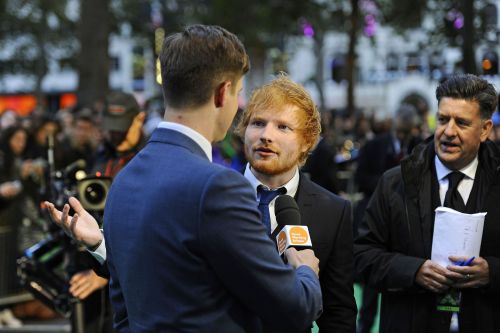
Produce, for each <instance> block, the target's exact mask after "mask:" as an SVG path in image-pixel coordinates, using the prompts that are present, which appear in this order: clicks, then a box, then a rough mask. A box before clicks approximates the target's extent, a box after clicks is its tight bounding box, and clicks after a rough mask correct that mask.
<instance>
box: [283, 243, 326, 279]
mask: <svg viewBox="0 0 500 333" xmlns="http://www.w3.org/2000/svg"><path fill="white" fill-rule="evenodd" d="M285 257H286V260H287V261H288V263H289V264H290V265H291V266H292V267H293V268H297V267H299V266H302V265H306V266H309V267H310V268H311V269H312V270H313V271H314V273H316V276H319V259H318V258H316V256H315V255H314V251H313V250H311V249H306V250H301V251H297V249H296V248H294V247H291V248H289V249H287V250H286V251H285Z"/></svg>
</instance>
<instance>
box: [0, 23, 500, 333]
mask: <svg viewBox="0 0 500 333" xmlns="http://www.w3.org/2000/svg"><path fill="white" fill-rule="evenodd" d="M215 55H216V56H215ZM160 60H161V64H162V76H163V81H164V84H163V94H164V97H165V105H166V111H165V116H164V117H163V120H162V119H161V118H160V117H158V115H157V113H155V112H152V111H151V110H147V109H146V110H145V111H142V110H141V108H140V107H139V105H138V103H137V102H136V100H135V99H134V97H133V96H132V95H130V94H126V93H121V92H113V93H111V94H109V95H108V96H107V98H106V103H104V106H103V108H102V109H100V110H95V109H93V108H90V107H84V108H75V109H73V110H61V111H59V112H58V113H56V114H55V115H53V116H48V115H47V114H46V113H42V112H34V113H33V114H32V116H30V117H29V118H26V119H20V118H16V117H14V118H12V116H11V114H10V113H4V114H3V115H2V121H1V122H0V123H1V125H2V129H1V138H0V169H1V173H0V238H1V239H2V242H1V244H5V245H2V246H4V249H5V251H3V253H4V254H3V255H1V256H0V258H1V259H2V260H1V261H0V264H1V265H2V267H1V272H2V274H1V276H0V282H1V283H0V296H2V295H7V294H9V293H13V292H15V291H16V290H17V289H18V288H19V286H18V285H16V282H17V279H16V273H15V272H16V258H17V257H18V256H19V255H20V254H22V251H23V250H25V249H26V248H27V247H29V246H31V245H33V244H35V243H37V242H38V241H40V240H41V239H43V237H45V236H46V231H47V223H48V221H47V220H48V219H47V217H48V216H44V215H43V214H44V213H46V212H47V211H48V212H49V213H50V216H51V218H52V220H53V221H54V222H56V223H57V224H59V225H61V226H62V227H63V228H64V229H65V230H66V231H67V233H68V234H69V235H70V236H71V237H73V238H75V239H76V240H78V241H79V242H80V243H81V244H83V246H84V247H86V248H87V250H83V251H81V253H82V257H86V258H87V259H86V260H82V262H83V264H81V265H80V266H79V267H78V268H76V269H74V270H73V271H72V272H70V275H71V276H70V278H69V280H68V282H69V292H70V293H71V294H72V295H73V296H74V297H75V298H78V299H81V300H84V302H85V304H86V308H87V309H88V311H87V312H86V326H87V327H86V331H87V332H111V331H113V329H112V328H111V313H112V311H114V324H115V330H116V331H118V332H143V331H144V332H146V331H156V332H167V331H168V332H169V331H186V332H191V331H193V332H260V331H264V332H278V331H287V332H303V331H308V330H310V327H311V324H312V322H313V321H315V322H316V323H317V325H318V327H319V329H320V332H356V330H357V331H358V332H370V329H371V328H372V325H373V322H374V317H375V314H376V312H377V305H378V294H379V293H382V295H383V296H382V309H381V326H380V331H381V332H432V333H434V332H436V333H438V332H450V330H451V331H454V330H455V331H458V330H459V331H460V332H485V333H488V332H496V331H497V330H498V329H500V322H499V321H498V319H497V318H496V317H495V313H498V311H500V309H499V308H498V304H497V302H496V296H497V295H498V288H499V287H498V285H499V284H500V280H499V276H500V253H498V250H497V248H496V247H495V246H494V243H495V239H498V237H500V232H499V229H498V227H497V226H496V225H495V220H494V219H495V218H497V213H496V211H497V209H496V208H495V198H497V197H498V193H500V189H498V184H499V182H498V179H499V176H498V170H499V168H500V164H499V159H500V155H499V151H498V147H497V146H496V145H495V142H496V143H497V144H498V143H499V142H500V114H499V113H498V111H497V104H498V94H497V93H496V91H495V89H494V88H493V86H491V84H488V83H487V82H486V81H485V80H483V79H481V78H479V77H476V76H474V75H456V76H452V77H451V78H449V79H447V80H444V81H443V82H442V83H441V84H440V85H439V87H438V90H437V93H436V94H437V100H438V111H437V123H436V128H432V125H429V124H428V122H427V112H428V111H429V110H423V111H425V112H422V110H419V109H418V108H417V107H415V106H413V105H409V104H404V105H402V106H401V107H400V109H399V110H396V111H395V116H394V117H393V118H392V119H384V120H377V119H375V118H367V117H366V116H365V115H363V113H360V114H358V115H355V118H353V117H351V116H347V115H342V114H337V113H330V112H322V113H320V112H319V111H318V109H317V108H316V106H315V105H314V102H313V101H312V99H311V97H310V95H309V94H308V93H307V92H306V91H305V90H304V88H303V87H301V86H300V85H299V84H297V83H295V82H293V81H292V80H291V79H289V78H288V77H286V76H283V75H281V76H278V77H277V78H275V79H274V80H272V81H271V82H269V83H267V84H265V85H264V86H262V87H259V88H257V89H256V90H255V91H254V92H253V94H252V96H251V97H250V99H249V102H248V105H246V106H242V107H243V108H244V110H243V109H239V105H238V94H239V93H240V91H241V88H242V80H243V76H244V75H245V73H246V72H247V71H248V70H249V59H248V56H247V55H246V52H245V50H244V47H243V45H242V44H241V42H240V41H239V40H238V39H237V38H236V37H235V36H234V35H233V34H231V33H230V32H228V31H226V30H224V29H222V28H220V27H214V26H202V25H195V26H190V27H188V28H186V30H185V31H184V32H183V33H179V34H173V35H171V36H169V37H168V38H167V39H166V41H165V44H164V47H163V51H162V55H161V56H160ZM193 68H194V69H193ZM429 112H430V111H429ZM235 115H236V120H235V121H233V118H234V117H235ZM4 117H5V118H4ZM228 130H229V132H228ZM433 132H434V135H431V133H433ZM215 142H218V143H215ZM50 151H52V153H53V158H52V157H51V154H50V153H48V152H50ZM80 161H83V162H80ZM75 162H79V163H76V164H75ZM211 162H213V163H211ZM216 164H220V165H222V166H223V167H220V166H217V165H216ZM74 165H78V167H79V168H82V169H85V171H86V173H87V174H88V175H92V176H96V175H97V176H102V177H110V178H112V179H113V186H112V189H111V191H110V194H109V196H108V199H107V203H106V209H105V210H104V217H103V216H102V214H100V213H102V212H90V213H89V212H88V209H85V207H83V206H82V204H81V202H80V201H79V200H78V199H77V198H70V199H69V202H68V204H64V203H62V204H64V206H62V204H61V203H57V202H56V198H54V197H53V196H51V194H53V193H52V192H53V191H52V188H51V187H52V184H51V179H52V178H53V177H54V171H55V170H62V174H64V176H66V174H68V175H67V176H68V177H69V176H70V174H71V173H73V171H74V170H73V168H72V167H71V166H74ZM231 169H233V170H231ZM388 170H390V171H388ZM235 171H236V172H235ZM453 172H462V173H463V174H464V176H462V178H463V179H464V180H463V181H462V182H461V183H460V187H458V185H451V182H452V181H451V178H449V176H448V175H449V174H450V173H453ZM339 174H343V175H344V176H342V177H339ZM346 174H347V176H345V175H346ZM172 175H175V176H172ZM249 184H250V185H251V186H249ZM349 184H350V185H349ZM352 184H354V186H353V185H352ZM464 184H465V185H464ZM354 192H356V193H357V194H358V195H354V194H355V193H354ZM448 192H449V193H448ZM452 192H455V193H452ZM458 193H459V194H458ZM279 195H289V196H291V197H293V198H294V199H295V201H296V202H297V205H298V207H299V211H300V215H301V220H302V224H304V225H306V226H308V228H309V233H310V237H311V240H312V244H313V245H312V249H307V250H303V251H296V250H295V249H289V250H287V252H286V254H285V257H286V259H287V261H288V265H286V264H284V263H283V260H282V259H281V258H280V257H279V256H278V254H277V252H276V249H275V244H274V243H273V241H272V239H273V238H275V237H276V234H277V232H278V231H279V222H278V221H277V219H276V217H275V202H276V199H275V198H276V197H277V196H279ZM450 196H459V197H460V200H462V201H461V202H462V204H461V206H460V207H458V206H455V204H453V203H451V201H450V199H448V198H449V197H450ZM350 200H351V201H350ZM42 202H44V204H43V205H42V206H41V207H40V204H41V203H42ZM54 202H56V203H57V204H56V205H54ZM496 202H498V201H496ZM441 205H444V206H448V207H451V208H454V209H456V210H459V211H460V210H461V211H463V212H465V213H475V212H480V211H486V212H488V215H487V218H486V222H485V230H484V236H483V243H482V244H483V246H482V249H481V253H480V256H478V257H476V258H475V259H473V260H472V261H471V263H470V266H468V267H457V266H454V265H450V266H449V267H445V268H443V267H441V266H439V265H437V264H436V263H435V262H433V261H432V260H430V244H431V243H430V242H431V240H432V230H433V224H434V217H433V216H434V215H433V210H434V208H436V207H437V206H441ZM70 208H72V212H71V213H70ZM352 212H354V214H352ZM103 219H104V221H105V223H104V226H103ZM101 228H104V235H103V233H101V230H100V229H101ZM464 259H467V258H458V257H456V258H455V257H453V258H452V260H455V261H458V260H464ZM355 280H357V281H358V282H359V283H362V284H363V285H364V293H363V303H362V307H361V309H360V319H359V321H358V323H357V325H356V316H357V309H356V304H355V301H354V295H353V283H354V281H355ZM108 283H109V295H108V293H107V290H108V288H107V286H108ZM450 288H458V289H460V290H461V293H462V310H461V312H460V314H459V315H458V316H457V315H454V314H452V313H451V312H440V311H437V310H436V306H435V304H436V295H437V294H441V293H445V292H447V291H448V290H449V289H450ZM92 298H95V300H94V301H93V300H92ZM102 299H106V300H107V304H102V302H100V301H101V300H102ZM109 301H110V302H109ZM99 302H100V303H99ZM110 303H112V310H111V307H110ZM95 304H100V305H99V306H96V305H95ZM96 309H98V312H97V313H96V311H95V310H96ZM0 311H1V312H0V325H9V326H12V327H14V326H19V325H20V321H19V320H17V319H16V318H15V316H13V314H12V312H11V310H10V309H9V308H6V307H5V308H2V309H0ZM2 313H4V315H3V316H4V317H5V318H6V319H2ZM15 313H16V311H14V314H15ZM103 318H104V320H103ZM99 319H100V320H99Z"/></svg>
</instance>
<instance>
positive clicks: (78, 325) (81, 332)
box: [70, 301, 85, 333]
mask: <svg viewBox="0 0 500 333" xmlns="http://www.w3.org/2000/svg"><path fill="white" fill-rule="evenodd" d="M72 307H73V309H72V311H71V317H70V320H71V333H85V310H84V308H83V303H82V302H81V301H75V302H73V303H72Z"/></svg>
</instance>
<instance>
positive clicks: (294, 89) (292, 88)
mask: <svg viewBox="0 0 500 333" xmlns="http://www.w3.org/2000/svg"><path fill="white" fill-rule="evenodd" d="M288 105H291V106H295V107H296V110H297V112H300V111H301V112H300V113H301V115H299V122H300V128H299V131H300V133H301V134H302V138H303V140H304V143H305V144H306V145H307V147H308V149H307V150H306V151H305V152H304V154H302V155H301V156H300V160H299V163H300V165H303V164H304V163H305V162H306V159H307V155H308V154H309V152H310V151H311V150H312V148H313V147H314V145H315V144H316V143H317V142H318V139H319V135H320V133H321V121H320V114H319V111H318V108H317V107H316V105H315V104H314V101H313V100H312V98H311V95H309V93H308V92H307V91H306V90H305V89H304V87H302V86H301V85H300V84H298V83H296V82H294V81H292V80H291V79H289V78H288V77H287V76H286V75H284V74H280V75H279V76H278V77H277V78H276V79H274V80H272V81H271V82H269V83H268V84H265V85H264V86H262V87H260V88H257V89H255V90H254V91H253V93H252V96H251V97H250V100H249V102H248V105H247V107H246V110H245V112H244V113H243V115H242V117H241V118H240V121H239V123H238V125H237V127H236V133H237V134H238V135H240V136H241V137H242V138H243V137H244V136H245V130H246V128H247V126H248V123H249V122H250V118H251V117H252V116H253V114H254V113H255V112H256V111H257V110H262V109H266V108H270V107H275V108H282V107H284V106H288Z"/></svg>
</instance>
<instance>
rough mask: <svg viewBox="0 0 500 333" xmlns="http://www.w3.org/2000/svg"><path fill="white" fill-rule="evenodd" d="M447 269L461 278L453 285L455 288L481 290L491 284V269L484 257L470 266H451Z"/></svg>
mask: <svg viewBox="0 0 500 333" xmlns="http://www.w3.org/2000/svg"><path fill="white" fill-rule="evenodd" d="M449 259H450V260H451V261H453V262H460V261H466V260H467V259H468V258H467V257H460V256H451V257H450V258H449ZM447 268H448V269H449V270H450V271H452V272H455V273H457V274H460V276H461V278H460V279H459V280H457V282H456V283H455V284H454V285H453V287H455V288H459V289H462V288H479V287H482V286H486V285H488V284H489V283H490V268H489V265H488V262H487V261H486V260H485V259H484V258H482V257H478V258H475V259H474V260H473V261H472V262H471V263H470V265H469V266H455V265H450V266H448V267H447Z"/></svg>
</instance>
